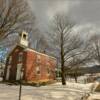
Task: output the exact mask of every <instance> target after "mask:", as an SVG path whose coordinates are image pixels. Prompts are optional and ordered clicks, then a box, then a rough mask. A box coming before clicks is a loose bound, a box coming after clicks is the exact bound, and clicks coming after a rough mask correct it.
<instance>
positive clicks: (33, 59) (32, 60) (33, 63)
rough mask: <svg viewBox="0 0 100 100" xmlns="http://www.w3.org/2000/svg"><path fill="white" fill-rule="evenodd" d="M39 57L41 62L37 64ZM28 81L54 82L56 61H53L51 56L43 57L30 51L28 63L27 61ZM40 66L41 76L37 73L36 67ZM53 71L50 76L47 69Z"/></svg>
mask: <svg viewBox="0 0 100 100" xmlns="http://www.w3.org/2000/svg"><path fill="white" fill-rule="evenodd" d="M37 55H39V56H40V62H37V59H38V58H37ZM26 66H27V68H26V75H25V76H26V78H25V79H26V80H27V81H44V80H49V79H51V80H54V79H55V66H56V62H55V60H54V59H51V58H50V57H49V56H46V55H41V54H38V53H36V52H32V51H28V52H27V61H26ZM37 66H40V74H37V73H36V67H37ZM48 67H49V69H50V70H51V72H50V74H49V75H48V71H47V68H48Z"/></svg>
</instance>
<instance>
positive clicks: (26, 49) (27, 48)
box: [8, 44, 56, 60]
mask: <svg viewBox="0 0 100 100" xmlns="http://www.w3.org/2000/svg"><path fill="white" fill-rule="evenodd" d="M18 46H19V47H22V48H23V49H24V51H31V52H34V53H37V54H40V55H43V56H46V57H50V58H52V59H55V60H56V58H55V57H52V56H49V55H47V54H44V53H40V52H37V51H35V50H34V49H32V48H29V47H26V46H23V45H20V44H17V45H16V46H14V47H13V49H12V50H11V52H10V53H9V54H8V56H9V55H10V54H11V53H12V52H13V51H14V50H15V49H16V47H18Z"/></svg>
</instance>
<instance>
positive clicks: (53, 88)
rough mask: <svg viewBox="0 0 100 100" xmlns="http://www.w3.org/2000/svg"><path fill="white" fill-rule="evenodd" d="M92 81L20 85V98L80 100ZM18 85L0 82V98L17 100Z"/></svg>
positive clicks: (33, 99) (31, 99)
mask: <svg viewBox="0 0 100 100" xmlns="http://www.w3.org/2000/svg"><path fill="white" fill-rule="evenodd" d="M92 85H93V83H90V84H78V83H69V82H67V85H66V86H62V85H61V83H60V82H59V83H55V84H52V85H48V86H41V87H32V86H22V100H80V98H81V97H82V95H84V93H85V92H88V91H89V89H90V87H92ZM18 92H19V86H18V85H17V86H15V85H6V84H0V100H18Z"/></svg>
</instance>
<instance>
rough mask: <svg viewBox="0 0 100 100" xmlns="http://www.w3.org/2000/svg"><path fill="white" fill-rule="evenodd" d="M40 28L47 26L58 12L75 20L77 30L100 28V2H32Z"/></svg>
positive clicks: (58, 0)
mask: <svg viewBox="0 0 100 100" xmlns="http://www.w3.org/2000/svg"><path fill="white" fill-rule="evenodd" d="M30 6H31V8H32V10H33V11H34V12H35V15H36V17H37V20H38V22H39V26H46V24H47V23H48V20H49V19H51V18H52V17H53V16H54V14H56V13H57V12H65V13H66V14H67V15H70V17H71V18H72V19H73V20H75V22H76V24H77V27H78V28H76V29H83V28H84V27H85V28H90V29H91V28H92V30H93V31H94V30H95V29H97V30H99V27H100V0H30Z"/></svg>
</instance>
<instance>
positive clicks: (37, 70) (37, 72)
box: [36, 66, 40, 74]
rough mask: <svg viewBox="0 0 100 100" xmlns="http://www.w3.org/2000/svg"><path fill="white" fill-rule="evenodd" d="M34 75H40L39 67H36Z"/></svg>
mask: <svg viewBox="0 0 100 100" xmlns="http://www.w3.org/2000/svg"><path fill="white" fill-rule="evenodd" d="M36 74H40V67H39V66H37V67H36Z"/></svg>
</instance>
